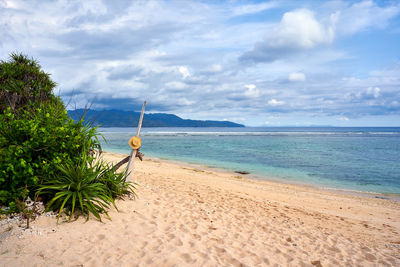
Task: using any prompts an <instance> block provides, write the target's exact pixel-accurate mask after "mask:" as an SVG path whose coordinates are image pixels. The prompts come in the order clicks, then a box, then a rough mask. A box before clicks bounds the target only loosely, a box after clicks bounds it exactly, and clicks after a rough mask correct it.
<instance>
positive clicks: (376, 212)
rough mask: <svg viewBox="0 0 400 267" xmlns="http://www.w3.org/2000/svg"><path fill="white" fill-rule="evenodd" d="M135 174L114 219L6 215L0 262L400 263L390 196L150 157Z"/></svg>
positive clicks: (114, 157)
mask: <svg viewBox="0 0 400 267" xmlns="http://www.w3.org/2000/svg"><path fill="white" fill-rule="evenodd" d="M104 157H105V159H107V160H109V161H112V162H118V161H119V160H121V159H122V158H124V157H125V155H120V154H113V153H106V154H105V155H104ZM135 179H136V182H137V183H138V184H139V185H138V190H137V194H138V198H137V199H125V200H119V201H117V206H118V208H119V212H118V211H116V210H115V209H112V210H110V212H109V214H110V216H111V218H112V220H111V221H110V220H107V219H106V218H104V219H103V222H99V221H97V220H95V219H94V218H93V219H91V220H89V221H87V222H86V221H85V219H84V218H83V217H81V218H80V219H78V220H77V221H74V222H70V223H65V222H62V223H60V224H57V223H56V218H54V217H52V216H41V217H39V218H38V219H37V220H36V221H34V222H33V223H32V229H30V230H23V228H22V227H19V226H18V225H17V224H15V223H6V222H5V221H4V220H3V222H2V223H1V226H0V266H400V203H399V202H396V201H394V200H387V199H380V198H374V197H363V196H356V195H350V194H340V193H336V192H329V191H325V190H318V189H315V188H311V187H305V186H297V185H288V184H281V183H276V182H268V181H260V180H254V179H248V178H246V176H245V175H239V174H237V173H230V172H222V171H215V170H210V169H207V168H203V167H201V166H192V165H186V164H178V163H173V162H167V161H161V160H157V159H149V158H145V159H144V161H143V162H140V161H137V162H136V165H135Z"/></svg>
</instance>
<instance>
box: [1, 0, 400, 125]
mask: <svg viewBox="0 0 400 267" xmlns="http://www.w3.org/2000/svg"><path fill="white" fill-rule="evenodd" d="M0 36H1V38H0V58H1V59H2V60H6V59H8V56H9V54H10V53H11V52H22V53H24V54H27V55H29V56H30V57H33V58H35V59H37V60H38V61H39V62H40V64H41V65H42V67H43V68H44V69H45V70H46V71H47V72H49V73H51V75H52V78H53V79H54V80H55V81H56V82H57V84H58V86H57V93H58V94H59V95H60V96H61V97H62V98H63V99H64V100H65V101H66V102H69V103H70V106H69V108H75V107H77V108H79V107H83V106H85V105H87V104H88V103H92V104H93V105H92V108H96V109H112V108H114V109H125V110H132V109H133V110H139V109H140V106H141V103H142V102H143V100H147V101H148V108H147V110H148V111H150V112H166V113H174V114H177V115H179V116H181V117H183V118H191V119H216V120H231V121H235V122H239V123H243V124H245V125H250V126H284V125H298V126H307V125H337V126H400V52H399V51H400V49H399V47H400V1H372V0H365V1H288V0H286V1H183V0H180V1H161V0H159V1H96V0H90V1H43V0H41V1H11V0H0Z"/></svg>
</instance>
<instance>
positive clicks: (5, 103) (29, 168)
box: [0, 54, 135, 220]
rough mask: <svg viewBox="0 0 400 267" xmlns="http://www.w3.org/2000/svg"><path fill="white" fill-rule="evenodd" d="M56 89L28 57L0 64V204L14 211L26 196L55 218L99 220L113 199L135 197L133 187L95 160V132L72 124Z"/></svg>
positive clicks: (14, 56)
mask: <svg viewBox="0 0 400 267" xmlns="http://www.w3.org/2000/svg"><path fill="white" fill-rule="evenodd" d="M54 87H55V83H54V82H53V81H51V79H50V77H49V75H48V74H46V73H45V72H43V71H42V70H41V69H40V65H38V64H37V62H35V61H34V60H30V59H28V58H27V57H26V56H23V55H20V54H12V55H11V59H10V61H8V62H4V61H1V62H0V204H2V205H4V204H6V205H8V206H9V208H10V210H15V206H16V205H15V203H18V200H19V199H21V197H22V196H23V194H24V192H25V193H27V192H29V193H30V196H31V197H34V195H40V196H41V197H42V198H43V200H44V201H45V202H46V201H49V202H48V203H47V208H48V209H53V210H58V212H59V216H60V215H61V213H62V212H63V211H66V212H67V213H69V214H70V218H71V217H72V216H73V215H74V214H75V213H77V212H78V215H79V214H80V213H83V214H86V215H87V216H88V218H89V214H90V213H92V214H93V215H94V216H95V217H96V218H98V219H100V220H101V217H100V213H105V214H106V215H107V217H108V214H107V209H108V208H109V207H110V205H111V204H112V205H114V206H115V203H114V199H116V198H122V197H123V196H124V195H126V194H133V195H135V192H134V190H135V184H133V183H130V182H126V177H127V174H126V172H123V173H116V172H115V170H114V168H113V166H112V165H108V164H105V163H104V162H103V161H102V160H100V159H99V158H98V157H96V153H95V152H96V149H97V150H100V151H101V147H100V142H99V140H98V133H97V129H96V128H90V127H89V126H88V125H84V124H83V119H82V120H81V121H79V122H75V121H74V120H72V119H70V118H69V117H68V115H67V111H66V109H65V107H64V104H63V103H62V101H61V100H60V98H58V97H56V96H54V94H53V93H52V90H53V88H54ZM76 211H77V212H76Z"/></svg>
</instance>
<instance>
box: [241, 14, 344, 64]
mask: <svg viewBox="0 0 400 267" xmlns="http://www.w3.org/2000/svg"><path fill="white" fill-rule="evenodd" d="M336 18H337V17H336V15H332V16H331V18H330V20H329V21H328V23H325V24H324V23H322V22H319V21H317V19H316V18H315V16H314V13H313V12H312V11H310V10H308V9H299V10H295V11H291V12H286V13H285V14H284V15H283V17H282V20H281V22H280V23H279V24H278V25H276V26H275V27H274V28H273V29H272V30H271V31H270V32H268V33H267V35H266V37H265V38H264V41H262V42H259V43H256V44H255V45H254V47H253V49H252V50H250V51H248V52H246V53H245V54H244V55H243V56H242V57H241V59H243V60H246V59H250V60H253V61H274V60H276V59H278V58H280V57H282V56H286V55H288V54H292V53H294V52H298V51H302V50H307V49H311V48H314V47H316V46H319V45H323V44H330V43H331V42H332V41H333V39H334V26H335V23H336Z"/></svg>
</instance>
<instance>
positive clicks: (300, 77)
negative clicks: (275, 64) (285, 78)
mask: <svg viewBox="0 0 400 267" xmlns="http://www.w3.org/2000/svg"><path fill="white" fill-rule="evenodd" d="M305 80H306V75H305V74H304V73H302V72H292V73H290V75H289V81H291V82H304V81H305Z"/></svg>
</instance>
